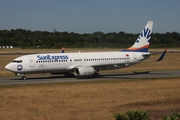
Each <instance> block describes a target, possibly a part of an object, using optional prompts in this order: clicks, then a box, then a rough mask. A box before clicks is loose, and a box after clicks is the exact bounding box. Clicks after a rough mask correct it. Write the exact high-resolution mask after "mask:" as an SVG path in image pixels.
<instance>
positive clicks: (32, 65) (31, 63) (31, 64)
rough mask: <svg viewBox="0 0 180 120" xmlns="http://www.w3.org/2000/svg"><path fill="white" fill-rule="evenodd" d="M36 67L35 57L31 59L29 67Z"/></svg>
mask: <svg viewBox="0 0 180 120" xmlns="http://www.w3.org/2000/svg"><path fill="white" fill-rule="evenodd" d="M34 66H35V61H34V59H33V57H29V67H34Z"/></svg>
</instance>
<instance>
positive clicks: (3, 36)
mask: <svg viewBox="0 0 180 120" xmlns="http://www.w3.org/2000/svg"><path fill="white" fill-rule="evenodd" d="M138 36H139V33H138V34H131V33H125V32H123V31H120V32H119V33H117V32H112V33H106V34H105V33H103V32H94V33H92V34H88V33H84V34H79V33H74V32H71V33H68V32H57V31H55V32H47V31H31V30H24V29H16V30H13V29H12V30H0V46H13V47H21V48H37V47H39V48H62V47H69V48H77V47H78V48H83V47H85V48H88V47H91V48H93V47H96V48H97V47H98V48H100V47H102V48H126V47H129V46H131V45H132V44H133V43H134V41H135V40H136V39H137V37H138ZM151 47H153V48H162V47H163V48H164V47H180V33H177V32H166V33H152V36H151Z"/></svg>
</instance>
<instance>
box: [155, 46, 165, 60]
mask: <svg viewBox="0 0 180 120" xmlns="http://www.w3.org/2000/svg"><path fill="white" fill-rule="evenodd" d="M166 51H167V48H166V49H165V50H164V51H163V53H162V54H161V56H160V57H159V59H157V60H156V61H161V60H163V58H164V56H165V54H166Z"/></svg>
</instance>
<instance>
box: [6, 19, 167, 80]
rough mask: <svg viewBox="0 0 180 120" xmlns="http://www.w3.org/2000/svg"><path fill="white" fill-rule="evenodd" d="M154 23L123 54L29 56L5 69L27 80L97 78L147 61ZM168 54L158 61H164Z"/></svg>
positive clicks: (50, 54)
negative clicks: (46, 76)
mask: <svg viewBox="0 0 180 120" xmlns="http://www.w3.org/2000/svg"><path fill="white" fill-rule="evenodd" d="M152 27H153V21H148V22H147V24H146V26H145V28H144V29H143V30H142V32H141V33H140V35H139V37H138V38H137V40H136V41H135V43H134V44H133V45H132V46H131V47H129V48H127V49H125V50H122V51H121V52H87V53H83V52H79V53H64V49H63V52H61V53H43V54H30V55H24V56H20V57H18V58H15V59H14V60H13V61H12V62H10V63H9V64H7V65H6V66H5V69H6V70H8V71H11V72H13V73H15V74H16V75H18V76H21V77H22V79H24V80H25V79H26V74H34V73H52V74H60V73H61V74H64V75H67V74H68V73H69V74H70V73H73V74H74V75H75V76H77V77H93V76H98V75H99V74H98V72H99V71H101V70H110V69H120V68H124V67H128V66H132V65H135V64H137V63H140V62H142V61H144V60H145V59H147V58H148V57H149V56H150V55H151V53H150V52H148V48H149V44H150V38H151V33H152ZM165 53H166V50H165V51H164V52H163V54H162V55H161V56H160V58H159V59H157V60H156V61H160V60H162V59H163V57H164V55H165Z"/></svg>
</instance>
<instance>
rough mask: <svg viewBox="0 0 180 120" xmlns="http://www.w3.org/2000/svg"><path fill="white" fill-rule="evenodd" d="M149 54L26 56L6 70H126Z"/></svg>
mask: <svg viewBox="0 0 180 120" xmlns="http://www.w3.org/2000/svg"><path fill="white" fill-rule="evenodd" d="M144 54H149V53H148V52H90V53H46V54H32V55H24V56H21V57H18V58H16V59H14V61H13V62H11V63H9V64H8V65H6V67H5V68H6V69H7V70H9V71H11V72H14V73H20V74H29V73H65V72H71V71H73V69H74V68H76V67H79V66H82V67H85V66H90V67H93V68H94V70H95V71H99V70H106V69H118V68H124V67H128V66H131V65H134V64H136V63H139V62H140V61H142V60H144V59H146V58H144V57H143V55H144Z"/></svg>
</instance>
